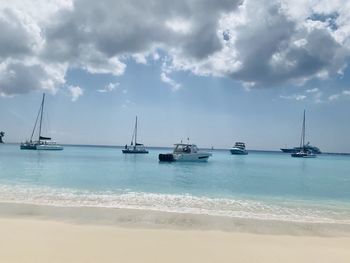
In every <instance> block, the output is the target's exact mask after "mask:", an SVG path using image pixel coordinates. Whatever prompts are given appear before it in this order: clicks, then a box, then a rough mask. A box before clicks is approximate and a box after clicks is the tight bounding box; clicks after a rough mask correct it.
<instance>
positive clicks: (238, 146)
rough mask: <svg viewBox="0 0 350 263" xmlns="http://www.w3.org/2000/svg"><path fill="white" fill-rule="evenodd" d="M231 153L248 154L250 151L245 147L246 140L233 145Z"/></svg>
mask: <svg viewBox="0 0 350 263" xmlns="http://www.w3.org/2000/svg"><path fill="white" fill-rule="evenodd" d="M230 152H231V154H236V155H246V154H248V151H247V150H246V149H245V144H244V142H236V143H235V146H233V147H232V148H231V149H230Z"/></svg>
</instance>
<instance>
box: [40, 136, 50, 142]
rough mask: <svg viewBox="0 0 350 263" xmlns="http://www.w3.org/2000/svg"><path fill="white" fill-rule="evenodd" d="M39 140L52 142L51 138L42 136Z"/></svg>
mask: <svg viewBox="0 0 350 263" xmlns="http://www.w3.org/2000/svg"><path fill="white" fill-rule="evenodd" d="M39 140H44V141H50V140H51V138H50V137H44V136H40V137H39Z"/></svg>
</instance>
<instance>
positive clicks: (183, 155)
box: [159, 143, 212, 162]
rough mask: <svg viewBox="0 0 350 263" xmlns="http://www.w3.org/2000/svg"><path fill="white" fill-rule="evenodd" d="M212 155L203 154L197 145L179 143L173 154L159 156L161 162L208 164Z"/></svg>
mask: <svg viewBox="0 0 350 263" xmlns="http://www.w3.org/2000/svg"><path fill="white" fill-rule="evenodd" d="M210 156H212V154H211V153H208V152H202V151H200V150H199V149H198V147H197V145H195V144H188V143H177V144H175V148H174V151H173V152H172V153H166V154H159V161H161V162H206V161H208V159H209V157H210Z"/></svg>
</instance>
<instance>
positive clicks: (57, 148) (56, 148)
mask: <svg viewBox="0 0 350 263" xmlns="http://www.w3.org/2000/svg"><path fill="white" fill-rule="evenodd" d="M20 149H21V150H35V151H62V150H63V147H62V146H61V145H36V144H23V145H21V147H20Z"/></svg>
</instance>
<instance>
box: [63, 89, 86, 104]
mask: <svg viewBox="0 0 350 263" xmlns="http://www.w3.org/2000/svg"><path fill="white" fill-rule="evenodd" d="M67 89H68V91H69V93H70V95H71V97H72V101H77V100H78V98H79V97H80V96H82V95H83V94H84V90H83V89H82V88H80V87H79V86H68V87H67Z"/></svg>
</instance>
